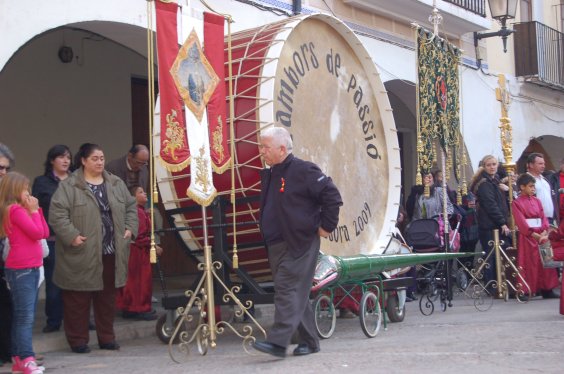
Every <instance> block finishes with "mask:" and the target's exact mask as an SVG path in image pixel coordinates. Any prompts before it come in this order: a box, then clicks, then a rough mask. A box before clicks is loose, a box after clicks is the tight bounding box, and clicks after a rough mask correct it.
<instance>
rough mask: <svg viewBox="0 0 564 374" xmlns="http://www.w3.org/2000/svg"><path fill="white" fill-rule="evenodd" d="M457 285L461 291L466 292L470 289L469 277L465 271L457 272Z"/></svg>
mask: <svg viewBox="0 0 564 374" xmlns="http://www.w3.org/2000/svg"><path fill="white" fill-rule="evenodd" d="M456 285H457V286H458V288H459V289H460V290H461V291H464V290H465V289H466V288H467V287H468V276H467V275H466V272H465V271H464V270H463V269H458V271H457V272H456Z"/></svg>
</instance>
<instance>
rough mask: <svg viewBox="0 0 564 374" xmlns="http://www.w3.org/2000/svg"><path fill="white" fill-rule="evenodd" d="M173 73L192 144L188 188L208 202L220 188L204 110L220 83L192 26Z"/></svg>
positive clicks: (202, 202)
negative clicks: (214, 176) (215, 176)
mask: <svg viewBox="0 0 564 374" xmlns="http://www.w3.org/2000/svg"><path fill="white" fill-rule="evenodd" d="M170 74H171V75H172V77H173V78H174V83H175V84H176V88H177V89H178V91H179V92H180V95H181V96H182V98H183V99H184V103H185V104H186V108H187V110H186V125H187V126H186V127H187V130H188V141H189V147H190V149H191V150H192V153H193V155H192V161H191V163H190V186H189V187H188V191H186V192H187V194H188V196H189V197H190V198H191V199H193V200H194V201H196V202H197V203H198V204H200V205H203V206H208V205H210V204H211V202H212V201H213V199H214V198H215V196H216V195H217V191H216V189H215V187H214V185H213V179H212V161H211V156H210V143H209V131H208V130H209V129H208V121H207V116H206V115H205V110H206V105H207V104H208V102H209V99H210V97H211V95H212V92H213V91H214V90H215V88H216V87H217V85H218V84H219V78H218V76H217V75H216V74H215V72H214V70H213V68H212V67H211V65H210V63H209V62H208V60H207V59H206V56H205V55H204V53H203V52H202V47H201V45H200V40H199V39H198V35H197V34H196V31H195V30H192V32H191V33H190V35H188V38H187V39H186V41H185V42H184V44H183V45H182V48H180V51H179V52H178V55H177V56H176V60H175V61H174V64H173V65H172V68H171V69H170Z"/></svg>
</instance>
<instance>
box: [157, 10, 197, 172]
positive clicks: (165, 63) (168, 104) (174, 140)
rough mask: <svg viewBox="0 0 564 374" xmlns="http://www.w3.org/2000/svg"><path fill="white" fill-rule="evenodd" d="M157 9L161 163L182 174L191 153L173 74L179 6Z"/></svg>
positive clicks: (176, 51) (180, 101)
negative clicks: (171, 72)
mask: <svg viewBox="0 0 564 374" xmlns="http://www.w3.org/2000/svg"><path fill="white" fill-rule="evenodd" d="M155 6H156V19H157V58H158V63H159V70H158V74H159V93H160V103H161V109H160V112H161V123H160V130H161V131H160V141H161V148H160V149H161V151H160V160H161V162H162V164H163V165H164V167H165V168H166V169H168V170H169V171H181V170H182V169H184V168H186V166H187V165H188V164H189V163H190V150H189V148H188V140H187V135H186V126H185V124H184V115H183V113H182V109H183V105H182V99H181V98H180V96H179V95H178V91H177V90H176V86H175V84H174V80H173V77H172V76H171V75H170V68H171V66H172V64H173V62H174V59H175V58H176V55H177V54H178V32H177V22H176V17H177V12H178V5H177V4H176V3H164V2H162V1H156V2H155Z"/></svg>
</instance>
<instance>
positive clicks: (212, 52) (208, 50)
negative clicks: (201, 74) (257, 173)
mask: <svg viewBox="0 0 564 374" xmlns="http://www.w3.org/2000/svg"><path fill="white" fill-rule="evenodd" d="M224 25H225V19H224V18H223V16H219V15H216V14H213V13H208V12H204V53H205V54H206V57H207V59H208V60H209V62H210V64H211V66H212V68H213V69H214V70H215V73H216V74H217V76H218V78H219V85H218V86H217V88H216V89H215V91H214V92H213V94H212V97H211V99H210V102H209V103H208V108H207V110H208V123H209V132H210V144H211V160H212V166H213V169H214V171H215V172H216V173H218V174H221V173H223V172H224V171H225V170H227V169H228V168H229V165H230V163H231V156H230V153H229V146H228V138H229V127H228V124H227V106H226V97H227V95H226V93H225V59H224V48H225V47H224Z"/></svg>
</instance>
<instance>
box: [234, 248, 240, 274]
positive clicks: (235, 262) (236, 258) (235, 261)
mask: <svg viewBox="0 0 564 374" xmlns="http://www.w3.org/2000/svg"><path fill="white" fill-rule="evenodd" d="M233 269H239V256H238V255H237V245H234V246H233Z"/></svg>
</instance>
